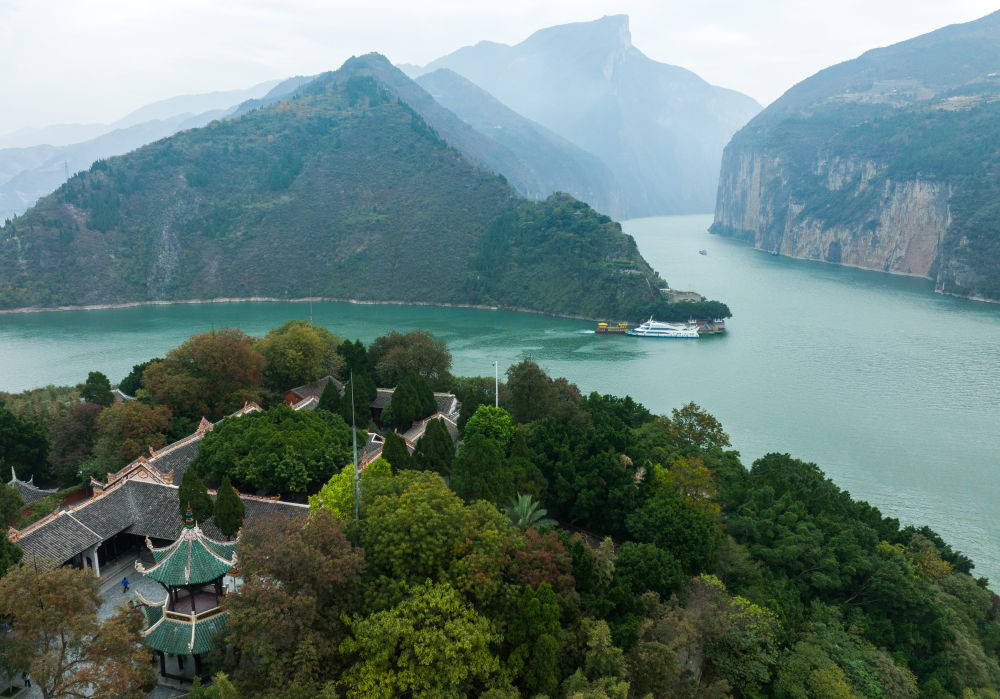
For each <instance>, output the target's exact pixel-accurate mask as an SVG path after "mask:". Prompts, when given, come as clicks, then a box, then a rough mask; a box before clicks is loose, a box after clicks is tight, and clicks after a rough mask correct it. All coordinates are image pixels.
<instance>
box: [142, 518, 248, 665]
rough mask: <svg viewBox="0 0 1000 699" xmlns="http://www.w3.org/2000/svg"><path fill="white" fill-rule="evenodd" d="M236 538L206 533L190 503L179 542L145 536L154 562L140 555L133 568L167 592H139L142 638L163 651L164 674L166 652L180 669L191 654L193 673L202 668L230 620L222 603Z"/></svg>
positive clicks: (234, 560)
mask: <svg viewBox="0 0 1000 699" xmlns="http://www.w3.org/2000/svg"><path fill="white" fill-rule="evenodd" d="M236 544H237V542H236V541H216V540H215V539H210V538H209V537H207V536H205V534H204V533H203V532H202V531H201V528H200V527H199V526H198V525H197V524H195V521H194V516H193V515H192V513H191V506H190V505H189V506H188V508H187V513H186V514H185V516H184V529H183V531H182V532H181V535H180V537H179V538H178V539H177V540H176V541H175V542H173V543H172V544H170V545H168V546H164V547H163V548H155V547H154V546H153V544H152V542H151V541H150V540H149V539H148V538H147V539H146V546H148V547H149V550H150V551H151V552H152V554H153V560H154V561H155V563H154V565H152V566H151V567H149V568H146V567H145V566H143V565H142V563H140V562H139V561H136V562H135V569H136V570H137V571H139V572H140V573H142V574H143V575H145V576H146V577H147V578H151V579H153V580H156V581H157V582H158V583H160V584H161V585H163V587H164V588H166V590H167V596H166V597H165V598H164V600H163V601H162V602H158V603H157V602H150V601H149V600H147V599H145V598H144V597H143V596H142V595H140V594H139V593H138V592H136V596H137V597H138V598H139V601H140V603H141V605H142V611H143V614H145V616H146V625H145V629H144V630H143V632H142V642H143V643H144V644H145V645H147V646H149V647H150V648H152V649H153V650H155V651H156V653H157V655H158V656H159V658H160V674H161V675H164V676H168V673H167V670H166V656H167V655H175V656H177V665H178V667H179V668H180V669H181V670H183V668H184V658H185V657H187V656H188V655H193V656H194V665H195V674H201V656H202V654H204V653H206V652H207V651H209V650H211V647H212V637H213V636H215V634H216V633H217V632H218V631H219V630H221V629H222V628H224V626H225V624H226V614H225V611H224V610H223V609H222V607H221V606H220V598H221V597H222V595H223V589H222V578H223V576H224V575H226V573H228V572H229V571H231V570H232V569H233V568H234V567H235V565H236ZM178 679H183V678H178Z"/></svg>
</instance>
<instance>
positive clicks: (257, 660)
mask: <svg viewBox="0 0 1000 699" xmlns="http://www.w3.org/2000/svg"><path fill="white" fill-rule="evenodd" d="M237 553H238V555H239V561H240V568H241V570H242V572H243V584H242V585H241V586H240V589H239V591H238V592H237V593H236V594H230V595H227V596H226V602H225V607H226V610H227V612H228V624H229V629H228V631H227V633H226V640H227V641H228V642H229V643H231V644H232V645H233V647H234V648H235V649H236V650H237V654H236V660H235V665H234V666H233V668H232V673H231V678H232V680H233V682H234V684H235V685H236V687H237V688H238V689H239V690H240V696H250V695H251V694H252V695H265V694H267V695H270V694H277V693H281V692H290V691H291V690H292V689H294V690H295V691H297V692H298V694H294V695H292V694H289V695H290V696H320V695H321V694H322V692H323V691H324V688H325V687H326V686H327V684H328V683H329V682H330V681H331V680H334V679H335V678H336V677H337V676H338V674H339V672H340V671H341V670H342V669H343V668H344V659H343V656H342V655H341V654H340V652H339V651H338V646H339V645H340V642H341V640H342V639H343V638H344V637H345V635H346V632H347V628H346V627H345V625H344V623H343V621H342V619H343V618H344V616H345V615H347V614H350V613H353V612H355V611H356V610H357V609H358V607H359V604H360V601H361V598H360V592H361V588H360V583H361V572H362V570H363V569H364V565H365V557H364V552H363V551H362V550H361V549H359V548H355V547H353V546H351V544H350V543H349V542H348V541H347V538H346V537H345V536H344V532H343V528H342V523H341V522H340V521H339V520H337V518H336V517H334V516H333V514H331V513H330V512H328V511H327V510H325V509H322V508H319V509H317V510H315V511H313V512H311V513H310V515H309V519H308V520H307V521H306V522H305V524H304V525H303V522H302V521H301V520H300V519H274V520H267V521H265V520H261V519H257V520H254V521H253V522H251V523H250V524H248V525H247V527H246V528H245V529H244V531H243V534H242V535H241V537H240V544H239V547H238V549H237ZM331 696H332V695H331Z"/></svg>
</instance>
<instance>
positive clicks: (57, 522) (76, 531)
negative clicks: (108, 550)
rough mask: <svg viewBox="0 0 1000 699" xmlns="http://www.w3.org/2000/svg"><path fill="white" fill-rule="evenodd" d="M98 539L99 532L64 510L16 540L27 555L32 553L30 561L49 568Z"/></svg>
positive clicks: (97, 541) (98, 540)
mask: <svg viewBox="0 0 1000 699" xmlns="http://www.w3.org/2000/svg"><path fill="white" fill-rule="evenodd" d="M100 541H101V537H100V536H98V535H97V534H96V533H95V532H93V531H91V530H90V529H88V528H87V527H86V526H84V525H83V524H82V523H81V522H80V521H79V520H77V519H76V518H75V517H73V515H72V514H70V513H68V512H64V513H62V514H60V515H59V516H58V517H56V518H54V519H52V520H51V521H49V522H47V523H46V524H45V525H43V526H42V527H39V528H38V529H36V530H35V531H33V532H31V533H29V534H26V535H25V536H23V537H21V538H20V539H18V540H17V542H16V543H17V545H18V546H20V547H21V549H22V550H23V551H24V553H25V554H26V556H32V554H34V556H35V557H36V559H35V560H33V561H32V562H33V563H37V564H38V565H39V566H40V567H42V566H44V567H46V568H49V567H54V566H58V565H60V564H62V563H63V562H64V561H66V560H68V559H70V558H72V557H73V556H75V555H76V554H78V553H80V552H81V551H86V550H87V549H89V548H90V547H91V546H93V545H94V544H97V543H99V542H100Z"/></svg>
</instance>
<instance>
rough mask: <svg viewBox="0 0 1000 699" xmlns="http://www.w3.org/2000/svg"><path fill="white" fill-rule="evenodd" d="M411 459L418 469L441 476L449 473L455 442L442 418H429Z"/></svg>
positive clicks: (453, 456) (453, 458)
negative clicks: (434, 472)
mask: <svg viewBox="0 0 1000 699" xmlns="http://www.w3.org/2000/svg"><path fill="white" fill-rule="evenodd" d="M413 460H414V461H415V462H416V464H417V468H418V469H420V470H423V471H436V472H437V473H440V474H441V475H443V476H447V475H449V474H450V473H451V462H452V461H454V460H455V443H454V442H453V441H452V440H451V434H449V432H448V428H447V427H446V426H445V424H444V420H442V419H437V420H431V421H430V422H428V423H427V428H426V429H425V430H424V433H423V435H422V436H421V437H420V439H418V440H417V444H416V448H415V449H414V450H413ZM389 463H392V462H391V461H390V462H389Z"/></svg>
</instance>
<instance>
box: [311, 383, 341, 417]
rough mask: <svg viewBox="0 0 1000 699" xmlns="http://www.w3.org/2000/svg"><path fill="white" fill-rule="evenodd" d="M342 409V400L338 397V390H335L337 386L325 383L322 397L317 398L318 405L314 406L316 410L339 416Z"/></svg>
mask: <svg viewBox="0 0 1000 699" xmlns="http://www.w3.org/2000/svg"><path fill="white" fill-rule="evenodd" d="M342 407H343V399H342V398H341V396H340V389H338V388H337V384H336V383H334V382H333V381H327V382H326V388H324V389H323V395H321V396H320V397H319V404H318V405H317V406H316V409H317V410H328V411H330V412H331V413H334V414H336V415H340V414H341V411H342Z"/></svg>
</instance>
